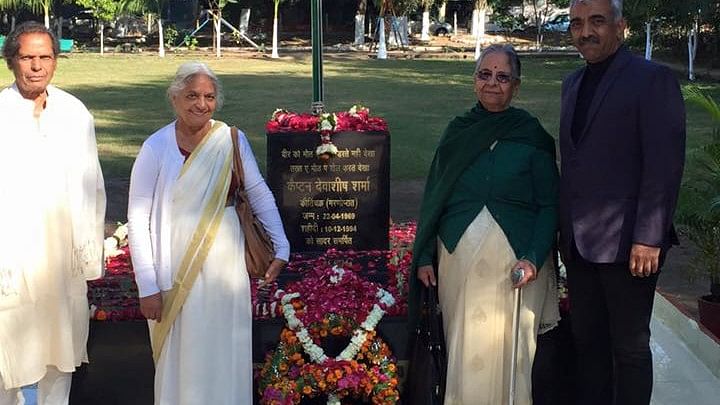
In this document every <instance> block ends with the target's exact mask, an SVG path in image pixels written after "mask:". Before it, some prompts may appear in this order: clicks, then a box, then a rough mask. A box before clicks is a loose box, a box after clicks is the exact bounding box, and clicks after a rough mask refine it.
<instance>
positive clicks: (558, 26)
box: [542, 14, 570, 32]
mask: <svg viewBox="0 0 720 405" xmlns="http://www.w3.org/2000/svg"><path fill="white" fill-rule="evenodd" d="M542 27H543V30H544V31H553V32H567V31H568V29H569V28H570V15H568V14H558V15H557V16H555V18H553V19H552V20H550V21H548V22H546V23H545V24H543V25H542Z"/></svg>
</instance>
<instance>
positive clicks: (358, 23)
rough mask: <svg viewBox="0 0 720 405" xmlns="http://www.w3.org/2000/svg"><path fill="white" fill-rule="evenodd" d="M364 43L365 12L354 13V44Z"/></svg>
mask: <svg viewBox="0 0 720 405" xmlns="http://www.w3.org/2000/svg"><path fill="white" fill-rule="evenodd" d="M364 43H365V14H355V41H353V44H354V45H362V44H364Z"/></svg>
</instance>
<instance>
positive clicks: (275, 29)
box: [271, 0, 284, 58]
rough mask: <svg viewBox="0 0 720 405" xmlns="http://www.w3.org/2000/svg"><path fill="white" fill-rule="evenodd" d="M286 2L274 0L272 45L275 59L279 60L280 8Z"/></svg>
mask: <svg viewBox="0 0 720 405" xmlns="http://www.w3.org/2000/svg"><path fill="white" fill-rule="evenodd" d="M283 1H284V0H273V6H274V13H273V43H272V55H271V57H273V58H279V57H280V56H279V55H278V8H279V7H280V3H282V2H283Z"/></svg>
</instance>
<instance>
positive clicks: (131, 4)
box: [118, 0, 168, 58]
mask: <svg viewBox="0 0 720 405" xmlns="http://www.w3.org/2000/svg"><path fill="white" fill-rule="evenodd" d="M167 1H168V0H120V3H119V10H118V11H127V12H130V13H142V14H145V15H147V16H148V19H151V18H152V16H157V24H158V56H160V57H161V58H164V57H165V41H164V38H163V26H162V12H163V11H164V10H165V9H166V7H167Z"/></svg>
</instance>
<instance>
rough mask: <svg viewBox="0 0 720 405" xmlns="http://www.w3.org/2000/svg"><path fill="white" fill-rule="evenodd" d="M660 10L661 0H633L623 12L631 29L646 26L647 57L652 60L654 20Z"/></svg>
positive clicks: (626, 5) (626, 4)
mask: <svg viewBox="0 0 720 405" xmlns="http://www.w3.org/2000/svg"><path fill="white" fill-rule="evenodd" d="M659 12H660V0H631V1H629V2H627V3H625V6H624V10H623V14H624V15H625V19H626V20H627V22H628V25H629V26H630V28H631V29H637V30H638V31H639V28H640V26H644V28H645V59H647V60H652V51H653V35H652V33H653V22H656V20H657V18H658V16H659Z"/></svg>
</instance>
